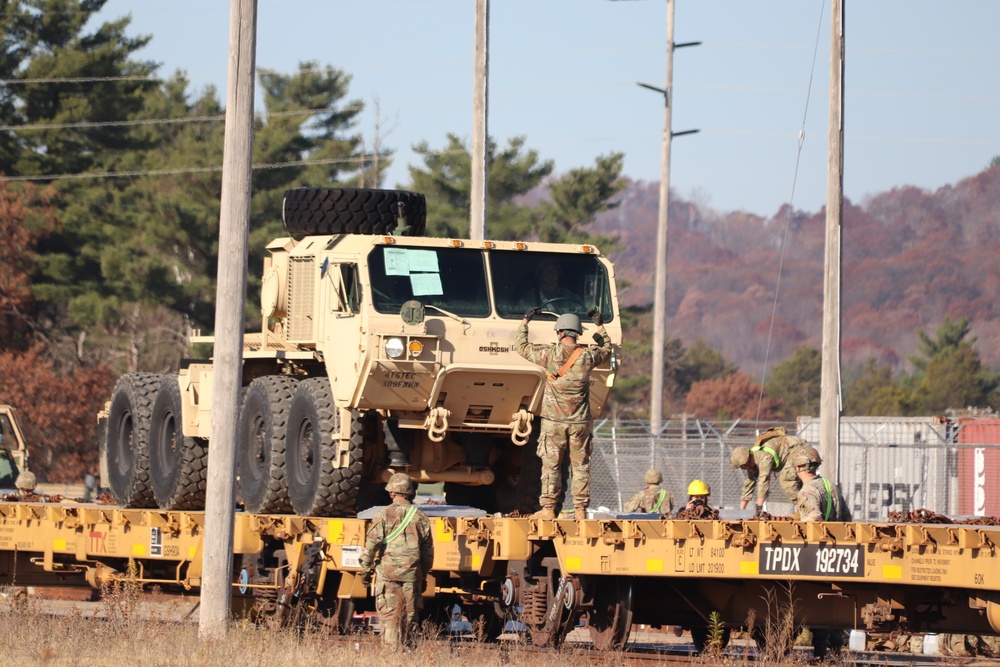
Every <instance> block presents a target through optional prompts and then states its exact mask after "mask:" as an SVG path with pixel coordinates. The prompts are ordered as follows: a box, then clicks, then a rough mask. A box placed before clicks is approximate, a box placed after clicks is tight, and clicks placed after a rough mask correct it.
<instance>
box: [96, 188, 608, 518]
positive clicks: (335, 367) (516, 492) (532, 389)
mask: <svg viewBox="0 0 1000 667" xmlns="http://www.w3.org/2000/svg"><path fill="white" fill-rule="evenodd" d="M425 211H426V207H425V202H424V199H423V196H422V195H418V194H415V193H410V192H405V191H396V190H340V189H308V188H303V189H299V190H290V191H288V192H287V193H286V195H285V202H284V225H285V231H286V232H287V233H288V236H287V237H284V238H279V239H275V240H273V241H272V242H271V243H270V244H268V246H267V250H268V251H269V253H270V257H269V258H268V259H266V260H265V263H264V269H263V276H262V277H263V280H262V289H261V308H262V321H263V326H262V328H261V330H260V331H255V332H249V333H246V334H245V336H244V346H243V350H244V351H243V382H242V384H243V392H242V399H241V412H240V419H239V434H238V441H237V451H238V470H237V474H238V480H237V482H238V483H237V488H238V494H239V499H240V500H241V501H242V503H243V504H244V506H245V508H246V510H247V511H250V512H257V513H270V514H284V513H292V512H294V513H296V514H299V515H303V516H349V515H351V514H353V513H354V512H356V511H357V510H359V509H364V508H365V507H368V506H371V505H375V504H381V503H383V502H385V501H386V498H385V495H384V484H385V482H386V481H387V480H388V478H389V476H390V475H391V474H392V473H393V472H395V471H405V472H407V473H408V474H409V475H410V476H411V477H412V478H413V479H414V481H416V482H420V483H435V482H443V483H444V488H445V495H446V497H447V499H448V501H449V502H450V503H452V504H469V505H474V506H476V507H480V508H483V509H486V510H488V511H491V512H495V511H499V512H504V513H509V512H513V511H520V512H527V511H532V510H533V509H535V508H536V506H537V502H538V492H539V463H538V459H537V455H536V454H535V447H536V444H535V435H536V434H537V430H538V423H537V420H536V419H535V418H534V415H535V414H536V413H537V412H538V410H539V408H540V405H541V398H542V392H543V389H544V384H545V371H544V369H542V368H540V367H538V366H535V365H534V364H531V363H529V362H527V361H526V360H524V359H522V358H521V357H520V356H518V355H517V354H516V353H515V352H514V351H513V349H512V346H513V339H514V333H515V331H516V329H517V327H518V326H519V324H520V321H521V318H522V316H523V315H524V312H525V311H526V310H527V309H528V308H530V307H533V306H539V307H541V308H542V310H543V312H542V314H540V315H538V316H536V317H535V319H534V320H532V324H531V339H532V341H534V342H551V341H553V340H554V335H555V334H554V331H553V325H554V323H555V319H556V317H557V316H558V315H560V314H563V313H568V312H570V313H576V314H577V315H579V316H580V317H581V318H582V319H583V321H584V322H586V323H587V324H586V326H585V329H587V330H585V331H584V335H583V337H582V338H581V341H582V342H589V341H590V339H591V334H592V333H594V327H593V325H591V324H590V323H589V322H590V319H589V318H588V317H587V312H588V311H590V310H591V309H593V308H598V309H600V311H601V313H602V315H603V318H604V321H605V326H606V328H607V330H608V333H609V335H610V336H611V339H612V341H613V342H615V343H617V342H619V341H620V340H621V325H620V320H619V318H618V317H617V315H618V309H617V300H616V299H617V297H616V290H615V282H614V269H613V267H612V265H611V262H610V261H608V259H607V258H606V257H604V256H602V255H601V254H600V252H599V251H598V250H597V248H595V247H594V246H592V245H582V244H580V245H569V244H550V243H534V242H523V243H522V242H508V241H472V240H463V239H434V238H424V237H422V236H420V234H422V232H423V228H424V223H425ZM543 264H544V265H546V266H552V265H555V266H556V270H557V271H558V275H559V283H560V284H559V287H560V289H559V296H557V297H556V298H549V299H547V300H544V301H541V302H539V301H538V291H537V286H536V284H535V282H536V281H537V280H538V279H539V278H538V275H539V271H538V267H539V266H540V265H543ZM193 340H194V341H195V342H198V341H201V340H208V339H200V338H195V339H193ZM616 363H617V362H616V360H615V359H612V360H611V361H610V362H608V364H606V365H605V367H603V368H599V369H597V370H596V371H595V372H594V373H593V374H592V376H591V402H592V406H591V407H592V410H593V413H594V415H595V416H599V415H600V414H601V412H602V409H603V407H604V405H605V402H606V400H607V398H608V394H609V393H610V391H611V386H612V384H613V382H614V376H615V369H616ZM212 384H213V382H212V365H211V362H210V361H190V362H187V363H185V364H183V365H182V368H181V369H180V371H179V372H178V373H177V374H176V375H157V374H144V373H133V374H129V375H126V376H123V377H122V378H121V379H120V380H119V382H118V384H117V386H116V388H115V390H114V393H113V395H112V398H111V401H110V403H109V405H108V408H107V410H106V413H105V416H104V418H103V421H102V424H103V426H104V432H105V434H106V435H105V436H104V437H103V438H102V463H103V468H102V470H103V471H104V472H105V480H106V481H105V484H106V485H107V486H109V487H110V488H111V490H112V493H113V495H114V497H115V499H116V500H117V501H118V503H119V504H120V505H122V506H124V507H159V508H161V509H199V508H203V507H204V498H205V466H206V461H207V447H208V439H209V436H210V429H211V413H210V409H211V395H212Z"/></svg>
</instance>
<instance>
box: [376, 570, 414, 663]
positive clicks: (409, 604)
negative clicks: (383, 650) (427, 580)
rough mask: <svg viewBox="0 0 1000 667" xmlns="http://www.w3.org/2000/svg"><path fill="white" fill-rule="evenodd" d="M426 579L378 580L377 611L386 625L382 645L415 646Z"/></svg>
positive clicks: (380, 619)
mask: <svg viewBox="0 0 1000 667" xmlns="http://www.w3.org/2000/svg"><path fill="white" fill-rule="evenodd" d="M421 584H422V582H413V581H376V582H375V610H376V611H377V612H378V620H379V623H380V624H381V625H382V644H383V645H385V646H387V647H390V648H402V647H403V646H412V645H413V638H414V633H415V631H416V625H417V615H418V614H419V613H420V589H419V588H418V586H420V585H421Z"/></svg>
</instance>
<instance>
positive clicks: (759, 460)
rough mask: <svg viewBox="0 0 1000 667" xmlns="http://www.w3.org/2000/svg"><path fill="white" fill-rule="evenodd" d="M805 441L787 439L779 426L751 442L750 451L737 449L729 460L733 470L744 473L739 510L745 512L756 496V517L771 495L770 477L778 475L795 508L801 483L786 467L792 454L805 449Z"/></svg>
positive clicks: (789, 500) (788, 436)
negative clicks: (745, 475) (744, 478)
mask: <svg viewBox="0 0 1000 667" xmlns="http://www.w3.org/2000/svg"><path fill="white" fill-rule="evenodd" d="M805 446H806V441H805V440H803V439H802V438H798V437H796V436H794V435H787V434H786V433H785V429H784V427H782V426H775V427H773V428H769V429H767V430H766V431H764V432H763V433H761V434H760V435H759V436H757V439H756V440H755V441H754V444H753V447H736V448H734V449H733V452H732V455H731V456H730V462H731V463H732V465H733V467H734V468H742V469H743V470H745V471H746V473H747V479H746V482H744V484H743V495H742V496H741V497H740V509H746V508H747V505H749V504H750V502H751V501H753V499H754V492H755V491H756V495H757V505H756V510H757V513H758V514H760V512H761V510H762V508H763V505H764V501H765V500H767V496H768V494H769V493H770V491H771V473H772V472H776V473H779V475H778V485H779V486H781V489H782V490H783V491H784V492H785V495H786V496H788V502H790V503H792V504H793V505H794V504H795V499H796V498H797V497H798V494H799V489H800V488H802V482H801V481H799V478H798V476H797V475H796V474H795V468H793V467H792V466H789V465H785V463H786V462H787V461H788V457H789V456H791V454H792V452H794V451H796V450H797V449H799V448H800V447H805Z"/></svg>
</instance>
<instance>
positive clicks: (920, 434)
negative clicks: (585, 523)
mask: <svg viewBox="0 0 1000 667" xmlns="http://www.w3.org/2000/svg"><path fill="white" fill-rule="evenodd" d="M773 425H775V424H773V423H768V424H767V425H761V426H760V429H761V430H763V429H764V428H767V427H770V426H773ZM782 426H784V427H785V429H786V430H787V431H788V433H790V434H792V433H794V434H797V435H799V436H800V437H802V438H804V439H805V440H806V441H807V442H810V443H812V444H816V443H817V442H818V439H819V420H818V419H815V418H807V417H806V418H800V419H799V420H798V423H797V424H782ZM756 432H757V427H755V425H754V424H753V423H752V422H740V421H734V422H709V421H704V420H697V419H671V420H668V421H666V422H665V423H664V425H663V427H662V428H661V429H660V431H659V432H658V433H655V434H654V433H652V432H651V431H650V429H649V424H648V423H647V422H641V421H618V422H613V421H610V420H602V421H598V422H597V423H595V424H594V453H593V459H592V462H591V503H590V504H591V507H593V508H597V507H602V506H603V507H606V508H608V509H610V510H611V511H621V509H622V507H623V506H624V504H625V503H626V502H628V499H629V498H631V497H632V495H633V494H634V493H636V492H637V491H639V490H641V489H643V488H644V486H645V485H644V483H643V475H644V473H645V471H646V470H647V469H649V468H656V469H658V470H659V471H660V472H661V473H662V474H663V486H664V488H666V489H667V490H669V491H670V493H671V494H672V495H673V497H674V501H675V507H674V509H675V510H676V509H677V505H678V504H682V503H683V502H684V501H686V499H687V494H686V491H687V486H688V484H689V483H690V482H691V481H692V480H694V479H700V480H702V481H704V482H706V483H707V484H709V487H710V488H711V491H712V495H711V504H712V506H713V507H718V508H734V507H739V500H740V493H741V491H742V488H743V481H744V480H745V479H746V475H745V473H744V472H743V471H742V470H738V469H734V468H732V467H731V466H730V464H729V453H730V451H731V450H732V448H733V447H735V446H737V445H747V446H750V445H752V444H753V441H754V438H755V436H756ZM839 458H840V482H841V489H842V491H843V494H844V497H845V499H846V500H847V503H848V506H849V508H850V510H851V513H852V515H853V517H854V519H855V520H859V521H875V520H885V519H886V518H887V517H888V514H889V512H894V511H904V512H909V511H912V510H915V509H928V510H931V511H932V512H937V513H940V514H947V515H950V516H962V515H975V516H984V515H986V516H997V515H1000V474H998V473H1000V419H996V418H985V419H976V418H967V419H958V420H949V419H946V418H943V417H906V418H904V417H849V418H848V417H844V418H841V423H840V450H839ZM820 472H821V473H822V472H823V469H822V467H821V468H820ZM771 488H772V493H771V498H770V499H769V501H768V505H767V507H766V509H767V510H768V511H769V512H771V513H772V514H775V515H780V514H787V513H789V512H791V511H792V508H791V506H790V505H788V504H787V503H786V502H784V494H783V493H782V492H781V490H780V489H779V488H778V486H777V481H776V480H772V485H771Z"/></svg>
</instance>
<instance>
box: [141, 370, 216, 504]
mask: <svg viewBox="0 0 1000 667" xmlns="http://www.w3.org/2000/svg"><path fill="white" fill-rule="evenodd" d="M183 427H184V418H183V414H182V412H181V390H180V387H179V386H178V384H177V376H176V375H168V376H165V377H164V378H163V381H162V382H161V383H160V388H159V390H157V392H156V400H155V401H153V412H152V415H151V417H150V425H149V478H150V481H151V482H152V484H153V497H154V498H156V505H157V507H159V508H160V509H161V510H199V509H205V488H206V483H207V474H206V473H207V469H208V446H207V445H208V442H207V441H206V440H205V439H203V438H190V437H186V436H185V435H184V433H183Z"/></svg>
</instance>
